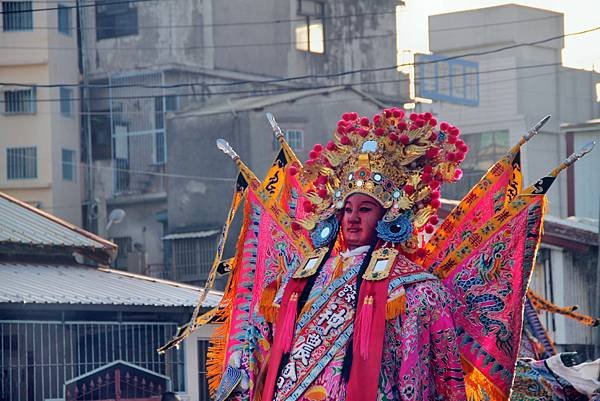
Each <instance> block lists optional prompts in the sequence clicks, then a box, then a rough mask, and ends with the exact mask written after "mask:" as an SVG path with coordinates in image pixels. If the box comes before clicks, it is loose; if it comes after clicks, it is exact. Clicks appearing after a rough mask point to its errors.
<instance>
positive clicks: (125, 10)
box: [96, 0, 138, 40]
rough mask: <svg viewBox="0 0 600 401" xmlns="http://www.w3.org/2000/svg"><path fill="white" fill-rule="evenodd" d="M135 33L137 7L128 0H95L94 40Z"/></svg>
mask: <svg viewBox="0 0 600 401" xmlns="http://www.w3.org/2000/svg"><path fill="white" fill-rule="evenodd" d="M104 3H106V4H104ZM137 33H138V12H137V7H135V6H134V5H132V4H131V3H128V2H122V3H116V2H115V1H113V0H96V40H102V39H110V38H118V37H121V36H128V35H137Z"/></svg>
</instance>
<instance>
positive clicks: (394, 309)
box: [385, 294, 406, 320]
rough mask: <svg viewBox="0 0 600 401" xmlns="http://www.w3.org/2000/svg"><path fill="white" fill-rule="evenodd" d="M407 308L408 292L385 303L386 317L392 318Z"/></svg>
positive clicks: (387, 318)
mask: <svg viewBox="0 0 600 401" xmlns="http://www.w3.org/2000/svg"><path fill="white" fill-rule="evenodd" d="M405 310H406V294H402V295H399V296H397V297H396V298H394V299H392V300H389V301H387V304H386V305H385V318H386V320H392V319H395V318H397V317H398V316H400V315H401V314H402V313H404V311H405Z"/></svg>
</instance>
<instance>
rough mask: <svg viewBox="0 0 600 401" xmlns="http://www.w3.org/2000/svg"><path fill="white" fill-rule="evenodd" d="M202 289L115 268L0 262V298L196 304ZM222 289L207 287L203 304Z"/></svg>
mask: <svg viewBox="0 0 600 401" xmlns="http://www.w3.org/2000/svg"><path fill="white" fill-rule="evenodd" d="M201 291H202V289H201V288H199V287H195V286H191V285H188V284H182V283H177V282H174V281H167V280H161V279H155V278H152V277H147V276H141V275H138V274H132V273H127V272H121V271H118V270H114V269H105V268H100V269H98V268H93V267H86V266H79V265H50V264H33V263H19V262H0V303H32V304H80V305H130V306H163V307H173V306H184V307H193V306H196V303H197V302H198V298H199V296H200V292H201ZM221 296H222V293H220V292H217V291H211V292H210V293H209V294H208V296H207V297H206V301H205V302H204V305H203V306H205V307H214V306H217V304H218V303H219V300H220V298H221Z"/></svg>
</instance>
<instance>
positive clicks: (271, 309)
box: [258, 282, 279, 323]
mask: <svg viewBox="0 0 600 401" xmlns="http://www.w3.org/2000/svg"><path fill="white" fill-rule="evenodd" d="M277 287H278V286H277V282H274V283H272V284H271V285H269V286H268V287H267V288H265V289H264V290H263V292H262V294H261V297H260V304H259V305H258V310H259V312H260V313H261V314H262V315H263V316H264V317H265V320H266V321H267V322H269V323H275V320H277V313H278V312H279V306H278V305H275V304H274V302H275V295H277Z"/></svg>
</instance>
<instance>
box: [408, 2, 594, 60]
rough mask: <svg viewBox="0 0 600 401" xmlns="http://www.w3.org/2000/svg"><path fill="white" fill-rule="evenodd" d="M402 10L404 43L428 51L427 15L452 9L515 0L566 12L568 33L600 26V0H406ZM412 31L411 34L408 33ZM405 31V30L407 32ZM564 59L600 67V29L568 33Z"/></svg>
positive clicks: (412, 47)
mask: <svg viewBox="0 0 600 401" xmlns="http://www.w3.org/2000/svg"><path fill="white" fill-rule="evenodd" d="M405 3H406V6H405V7H402V8H401V12H400V14H399V23H400V24H399V33H400V37H402V38H403V40H402V44H401V47H402V48H406V47H407V46H408V47H409V48H410V49H411V50H416V51H421V52H422V51H428V50H429V49H428V45H427V40H428V39H427V16H428V15H432V14H441V13H446V12H452V11H461V10H468V9H474V8H482V7H489V6H496V5H500V4H507V3H514V4H520V5H524V6H530V7H535V8H542V9H547V10H552V11H556V12H561V13H563V14H564V16H565V17H564V21H565V27H564V31H565V33H571V32H578V31H582V30H586V29H589V28H594V27H597V26H600V0H523V1H506V0H504V1H502V0H405ZM409 32H410V33H411V34H410V35H408V34H406V33H409ZM403 33H404V34H403ZM402 61H410V60H402V59H401V62H402ZM563 63H564V65H566V66H569V67H575V68H585V69H591V68H592V65H594V68H595V70H596V71H600V30H599V31H595V32H591V33H586V34H583V35H578V36H572V37H566V38H565V49H564V50H563Z"/></svg>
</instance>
